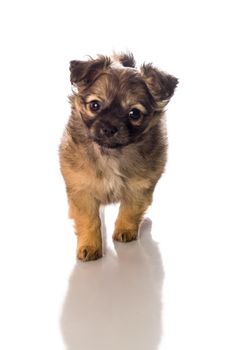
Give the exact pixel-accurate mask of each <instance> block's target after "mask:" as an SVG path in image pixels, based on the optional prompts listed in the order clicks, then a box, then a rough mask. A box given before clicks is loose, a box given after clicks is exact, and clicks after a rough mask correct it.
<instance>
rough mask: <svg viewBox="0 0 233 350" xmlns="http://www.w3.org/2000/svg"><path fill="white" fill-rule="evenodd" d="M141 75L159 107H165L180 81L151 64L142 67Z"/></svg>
mask: <svg viewBox="0 0 233 350" xmlns="http://www.w3.org/2000/svg"><path fill="white" fill-rule="evenodd" d="M141 73H142V75H143V77H144V80H145V82H146V84H147V86H148V88H149V90H150V92H151V94H152V96H153V97H154V99H155V101H156V102H157V105H158V107H160V108H163V107H165V106H166V104H167V103H168V102H169V100H170V98H171V97H172V95H173V94H174V91H175V88H176V86H177V84H178V79H177V78H175V77H173V76H172V75H170V74H167V73H165V72H162V71H160V70H159V69H157V68H155V67H153V66H152V64H150V63H149V64H144V65H143V66H142V67H141Z"/></svg>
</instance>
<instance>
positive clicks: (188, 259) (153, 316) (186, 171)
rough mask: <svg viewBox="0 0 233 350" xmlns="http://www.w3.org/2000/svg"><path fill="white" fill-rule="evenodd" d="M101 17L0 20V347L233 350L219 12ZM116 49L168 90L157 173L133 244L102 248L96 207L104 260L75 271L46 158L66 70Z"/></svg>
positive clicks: (58, 11)
mask: <svg viewBox="0 0 233 350" xmlns="http://www.w3.org/2000/svg"><path fill="white" fill-rule="evenodd" d="M2 6H3V5H2ZM110 7H111V6H110V2H105V1H100V2H93V4H89V3H88V4H85V3H83V4H78V2H76V1H66V2H65V1H61V2H53V1H51V2H43V1H42V2H40V3H39V2H38V3H34V2H29V1H22V2H16V1H13V2H7V3H5V5H4V6H3V8H2V11H1V16H2V18H1V21H0V26H1V28H0V29H1V33H2V34H3V39H2V40H1V57H0V59H1V65H0V77H1V79H0V84H1V91H0V92H1V105H0V109H1V110H0V118H1V119H0V123H1V125H0V159H1V163H0V164H1V170H0V177H1V181H0V205H1V219H0V348H1V349H4V350H13V349H14V350H15V349H24V350H31V349H33V350H41V349H56V350H90V349H98V350H105V349H106V350H109V349H111V350H115V349H122V350H142V349H143V350H170V349H172V350H173V349H179V350H187V349H188V350H197V349H198V350H207V349H208V350H209V349H211V350H219V349H224V350H232V349H233V335H232V325H233V301H232V299H233V272H232V266H233V254H232V246H233V238H232V237H233V224H232V204H233V203H232V198H233V186H232V178H233V168H232V149H233V138H232V126H233V122H232V120H233V119H232V118H233V111H232V81H233V80H232V79H233V75H232V62H233V57H232V52H231V49H230V43H231V41H232V38H231V33H232V18H231V9H230V2H227V1H222V2H221V3H220V2H210V1H206V2H203V1H195V2H191V3H190V2H185V1H177V2H174V1H173V2H172V1H163V2H161V3H159V4H156V2H151V1H144V2H143V3H141V4H140V3H138V5H136V3H134V8H133V10H134V11H132V4H131V3H130V2H129V3H126V2H122V1H119V2H118V3H117V6H115V7H114V9H113V8H112V7H111V8H110ZM111 14H113V17H112V15H111ZM125 48H128V49H129V50H132V51H133V52H134V53H135V57H136V58H137V59H138V60H139V62H143V61H144V60H145V61H146V60H147V61H153V62H155V64H157V65H158V66H159V67H161V68H163V69H164V70H167V71H169V72H170V73H173V74H174V75H176V76H178V77H179V79H180V84H179V87H178V89H177V92H176V94H175V96H174V98H173V99H172V101H171V103H170V104H169V106H168V113H167V119H168V132H169V144H170V148H169V162H168V165H167V170H166V174H165V175H164V176H163V178H162V179H161V181H160V182H159V184H158V186H157V188H156V191H155V194H154V202H153V205H152V207H151V208H150V210H149V211H148V213H147V215H146V219H145V221H144V222H143V224H142V226H141V230H140V239H139V240H138V241H137V242H133V243H129V244H120V243H118V244H115V245H114V244H113V242H112V240H111V234H112V231H113V227H114V220H115V217H116V215H117V207H115V206H109V207H106V208H105V213H104V214H103V213H102V217H103V221H104V222H105V224H104V223H103V233H104V237H105V239H104V241H105V255H104V257H103V259H101V260H99V261H96V262H91V263H81V262H76V261H75V244H76V242H75V235H74V234H73V229H72V224H71V222H70V221H69V220H68V219H67V204H66V195H65V188H64V184H63V180H62V178H61V175H60V172H59V165H58V157H57V148H58V143H59V139H60V136H61V134H62V130H63V128H64V125H65V123H66V120H67V118H68V115H69V106H68V103H67V99H66V95H68V94H69V92H70V86H69V77H68V74H69V73H68V62H69V60H70V59H74V58H82V57H83V55H85V54H95V53H97V52H101V53H110V52H111V51H112V50H113V49H115V50H116V51H117V50H124V49H125Z"/></svg>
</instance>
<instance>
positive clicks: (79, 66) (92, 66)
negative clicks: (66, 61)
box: [70, 56, 111, 85]
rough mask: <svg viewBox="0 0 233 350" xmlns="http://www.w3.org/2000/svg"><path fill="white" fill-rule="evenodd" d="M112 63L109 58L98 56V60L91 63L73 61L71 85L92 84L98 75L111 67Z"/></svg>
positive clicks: (90, 61)
mask: <svg viewBox="0 0 233 350" xmlns="http://www.w3.org/2000/svg"><path fill="white" fill-rule="evenodd" d="M110 64H111V61H110V59H109V58H108V57H105V56H98V58H97V59H92V58H91V59H90V60H89V61H71V62H70V81H71V84H76V85H78V84H79V83H84V84H90V83H91V82H92V81H93V80H94V79H95V78H96V76H97V75H98V73H99V72H100V71H101V70H103V69H104V68H106V67H107V66H109V65H110Z"/></svg>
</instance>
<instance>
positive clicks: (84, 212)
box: [69, 192, 102, 261]
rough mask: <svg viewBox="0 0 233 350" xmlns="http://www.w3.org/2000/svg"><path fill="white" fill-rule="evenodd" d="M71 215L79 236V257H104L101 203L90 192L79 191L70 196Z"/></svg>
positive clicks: (92, 258) (85, 259)
mask: <svg viewBox="0 0 233 350" xmlns="http://www.w3.org/2000/svg"><path fill="white" fill-rule="evenodd" d="M69 206H70V217H71V218H72V219H74V224H75V232H76V234H77V238H78V245H77V257H78V258H79V259H80V260H83V261H89V260H96V259H99V258H101V257H102V238H101V221H100V218H99V203H98V201H97V200H96V199H95V198H93V197H92V196H91V195H90V194H88V193H86V192H78V193H77V194H76V195H74V194H73V195H72V196H69Z"/></svg>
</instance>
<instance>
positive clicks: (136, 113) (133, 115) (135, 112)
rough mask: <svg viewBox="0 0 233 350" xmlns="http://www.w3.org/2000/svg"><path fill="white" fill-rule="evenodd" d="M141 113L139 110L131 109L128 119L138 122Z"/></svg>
mask: <svg viewBox="0 0 233 350" xmlns="http://www.w3.org/2000/svg"><path fill="white" fill-rule="evenodd" d="M141 116H142V115H141V112H140V111H139V109H137V108H133V109H131V111H130V112H129V117H130V119H131V120H135V121H137V120H139V119H140V118H141Z"/></svg>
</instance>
